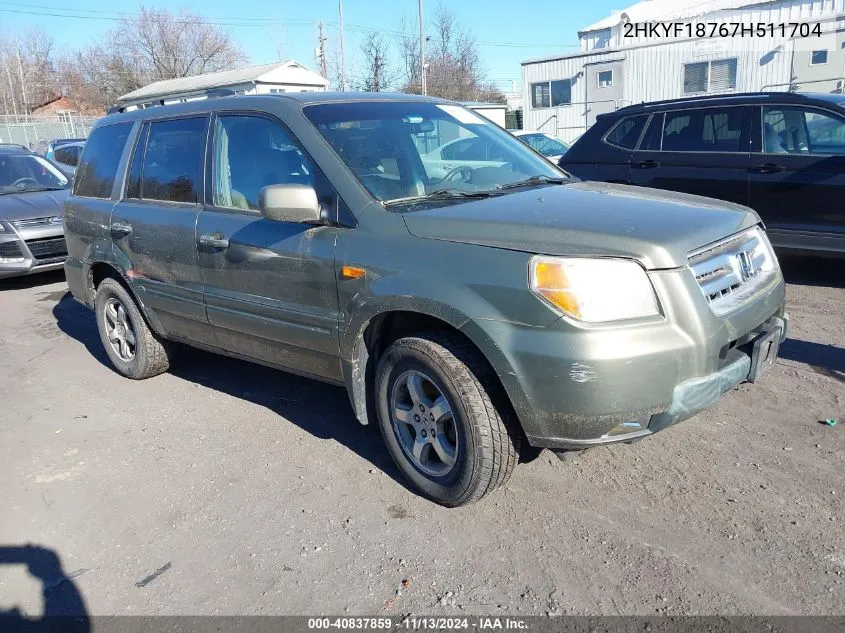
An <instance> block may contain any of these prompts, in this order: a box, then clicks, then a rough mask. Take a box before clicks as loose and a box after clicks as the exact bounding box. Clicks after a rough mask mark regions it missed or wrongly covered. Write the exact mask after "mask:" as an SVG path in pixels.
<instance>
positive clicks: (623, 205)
mask: <svg viewBox="0 0 845 633" xmlns="http://www.w3.org/2000/svg"><path fill="white" fill-rule="evenodd" d="M403 217H404V219H405V223H406V225H407V227H408V230H409V231H410V232H411V234H412V235H416V236H418V237H427V238H433V239H440V240H448V241H452V242H463V243H466V244H478V245H481V246H493V247H497V248H506V249H510V250H518V251H524V252H528V253H538V254H545V255H599V256H604V257H626V258H633V259H636V260H638V261H640V262H641V263H642V264H643V266H645V267H646V268H648V269H658V268H677V267H679V266H685V265H686V264H687V255H688V254H689V253H690V252H691V251H694V250H696V249H698V248H700V247H702V246H705V245H707V244H711V243H713V242H716V241H718V240H720V239H722V238H724V237H727V236H729V235H732V234H734V233H738V232H739V231H741V230H743V229H745V228H748V227H751V226H753V225H755V224H756V223H758V222H759V218H758V217H757V215H756V214H755V213H754V212H753V211H751V209H748V208H746V207H743V206H741V205H738V204H732V203H730V202H722V201H719V200H712V199H710V198H703V197H700V196H692V195H687V194H681V193H672V192H666V191H658V190H655V189H644V188H641V187H629V186H625V185H612V184H606V183H594V182H589V183H588V182H575V183H572V184H567V185H560V186H549V187H536V188H534V189H529V190H526V191H521V192H518V193H513V194H510V195H504V196H501V197H496V198H488V199H483V200H472V201H468V202H462V203H457V204H447V205H446V206H443V207H438V208H435V209H426V210H420V211H410V212H407V213H404V214H403Z"/></svg>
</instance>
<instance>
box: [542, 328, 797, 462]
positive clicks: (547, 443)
mask: <svg viewBox="0 0 845 633" xmlns="http://www.w3.org/2000/svg"><path fill="white" fill-rule="evenodd" d="M788 329H789V316H788V315H786V314H784V315H782V316H774V317H772V318H770V319H769V320H768V321H766V322H765V323H763V324H762V325H761V326H759V327H758V328H755V329H754V330H752V331H751V332H749V333H748V334H747V335H746V336H744V337H743V339H742V340H741V341H739V342H738V343H737V345H736V346H735V347H733V348H732V349H730V350H729V351H728V352H727V354H726V358H725V359H724V361H723V366H722V367H721V368H720V369H719V370H717V371H715V372H713V373H711V374H708V375H707V376H702V377H700V378H693V379H690V380H686V381H684V382H682V383H680V384H679V385H677V386H676V387H675V388H674V391H673V395H672V402H671V404H670V405H669V407H668V408H667V409H666V410H665V411H662V412H660V413H656V414H653V415H651V416H648V417H647V418H646V419H642V418H641V419H639V420H637V419H634V420H629V421H625V422H623V423H622V424H620V425H619V426H617V427H615V428H614V429H612V430H611V431H610V432H608V433H606V434H604V435H602V436H601V437H597V438H591V439H570V438H555V437H551V438H550V437H543V438H540V437H533V438H532V437H529V438H528V440H529V442H531V444H532V445H535V446H543V447H546V448H551V449H561V450H576V451H577V450H583V449H586V448H590V447H593V446H603V445H606V444H617V443H620V442H634V441H637V440H640V439H642V438H644V437H648V436H649V435H653V434H654V433H657V432H658V431H662V430H663V429H665V428H668V427H670V426H673V425H675V424H678V423H679V422H683V421H684V420H688V419H689V418H691V417H693V416H694V415H696V414H697V413H700V412H701V411H703V410H704V409H707V408H708V407H711V406H713V405H715V404H716V403H717V402H719V400H721V398H722V396H723V395H724V394H725V393H727V392H728V391H730V390H731V389H733V388H735V387H737V386H738V385H740V384H742V383H744V382H756V381H757V380H759V379H760V378H761V377H762V376H763V375H764V374H765V373H766V372H767V371H768V370H769V369H770V368H771V367H772V366H773V365H774V362H775V360H776V359H777V353H778V349H779V346H780V344H781V343H782V342H783V341H785V340H786V337H787V333H788Z"/></svg>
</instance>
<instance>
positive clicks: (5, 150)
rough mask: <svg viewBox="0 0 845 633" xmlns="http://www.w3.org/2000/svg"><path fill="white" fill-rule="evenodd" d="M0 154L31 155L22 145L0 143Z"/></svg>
mask: <svg viewBox="0 0 845 633" xmlns="http://www.w3.org/2000/svg"><path fill="white" fill-rule="evenodd" d="M0 154H32V152H31V151H30V150H28V149H27V148H26V147H24V146H23V145H16V144H15V143H0Z"/></svg>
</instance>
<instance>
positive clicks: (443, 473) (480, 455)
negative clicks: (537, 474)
mask: <svg viewBox="0 0 845 633" xmlns="http://www.w3.org/2000/svg"><path fill="white" fill-rule="evenodd" d="M485 369H486V365H485V363H484V362H483V360H482V359H481V358H480V357H479V355H478V353H477V351H476V350H475V349H474V348H473V347H472V346H471V345H469V344H468V343H467V342H466V341H464V340H463V339H462V338H460V337H458V336H456V335H453V334H449V333H441V332H433V333H425V334H423V335H420V336H418V337H417V336H413V337H407V338H402V339H399V340H397V341H395V342H394V343H393V344H392V345H390V347H389V348H388V349H387V350H386V351H385V353H384V355H383V356H382V357H381V359H380V360H379V364H378V369H377V372H376V381H375V387H376V405H377V411H378V421H379V427H380V428H381V432H382V436H383V437H384V440H385V443H386V444H387V448H388V450H389V451H390V454H391V456H392V457H393V460H394V461H395V462H396V465H397V466H398V467H399V469H400V470H401V471H402V473H403V474H404V475H405V476H406V477H407V478H408V479H409V480H410V481H411V483H412V484H413V485H414V486H415V487H416V488H417V489H418V490H419V491H420V492H421V493H422V494H424V495H425V496H427V497H428V498H430V499H432V500H434V501H436V502H438V503H440V504H443V505H445V506H460V505H464V504H467V503H471V502H473V501H477V500H478V499H480V498H481V497H483V496H484V495H486V494H488V493H490V492H492V491H494V490H495V489H496V488H498V487H500V486H501V485H503V484H504V483H505V482H506V481H507V480H508V479H509V478H510V475H511V472H512V471H513V468H514V466H515V464H516V462H517V449H518V439H516V437H517V436H515V435H514V436H512V435H511V433H510V432H509V430H508V428H507V427H506V425H505V423H504V421H503V419H502V416H501V415H500V412H499V411H498V410H497V409H496V407H495V406H494V405H493V402H492V400H491V398H490V393H489V392H488V388H485V386H484V385H483V384H482V382H481V380H480V377H482V376H484V375H485Z"/></svg>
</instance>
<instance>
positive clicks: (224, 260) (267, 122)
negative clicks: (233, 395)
mask: <svg viewBox="0 0 845 633" xmlns="http://www.w3.org/2000/svg"><path fill="white" fill-rule="evenodd" d="M208 171H209V173H210V186H209V194H208V204H207V205H206V207H205V208H204V209H203V210H202V212H201V213H200V216H199V220H198V223H197V235H198V253H199V263H200V266H201V267H202V276H203V281H204V285H205V302H206V307H207V310H208V317H209V320H210V321H211V323H212V325H213V326H214V329H215V334H216V336H217V339H218V341H219V344H220V345H221V346H222V347H223V348H225V349H227V350H229V351H231V352H235V353H237V354H240V355H243V356H247V357H250V358H254V359H258V360H261V361H265V362H269V363H272V364H274V365H280V366H282V367H286V368H288V369H291V370H294V371H297V372H302V373H306V374H310V375H314V376H318V377H322V378H327V379H330V380H338V381H339V380H341V379H342V377H341V373H340V357H339V348H338V335H337V328H338V303H337V288H336V277H335V269H334V248H335V238H336V236H337V231H338V230H343V229H338V228H335V227H331V226H312V225H308V224H299V223H293V222H276V221H272V220H268V219H265V218H264V217H263V216H262V215H261V214H260V212H259V211H258V194H259V191H260V190H261V189H262V188H263V187H266V186H268V185H274V184H304V185H311V186H313V187H315V189H316V190H317V195H318V198H319V199H320V202H321V203H323V204H326V205H331V204H333V203H334V204H336V200H337V196H336V194H335V193H334V190H333V189H332V188H331V186H330V185H329V184H328V181H327V180H326V179H325V177H324V176H322V174H321V173H320V172H319V170H318V169H317V167H316V165H314V163H313V162H312V161H311V160H310V158H309V157H308V156H307V155H306V153H305V150H304V149H302V148H301V147H300V146H299V144H298V142H297V141H296V139H295V138H294V137H293V135H292V134H291V132H290V131H289V130H288V129H287V127H286V126H284V125H283V124H282V123H281V122H280V121H278V120H277V119H275V118H270V117H268V116H265V115H263V114H257V113H221V114H219V115H217V116H216V117H215V118H214V120H213V122H212V143H211V150H210V152H209V157H208Z"/></svg>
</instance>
